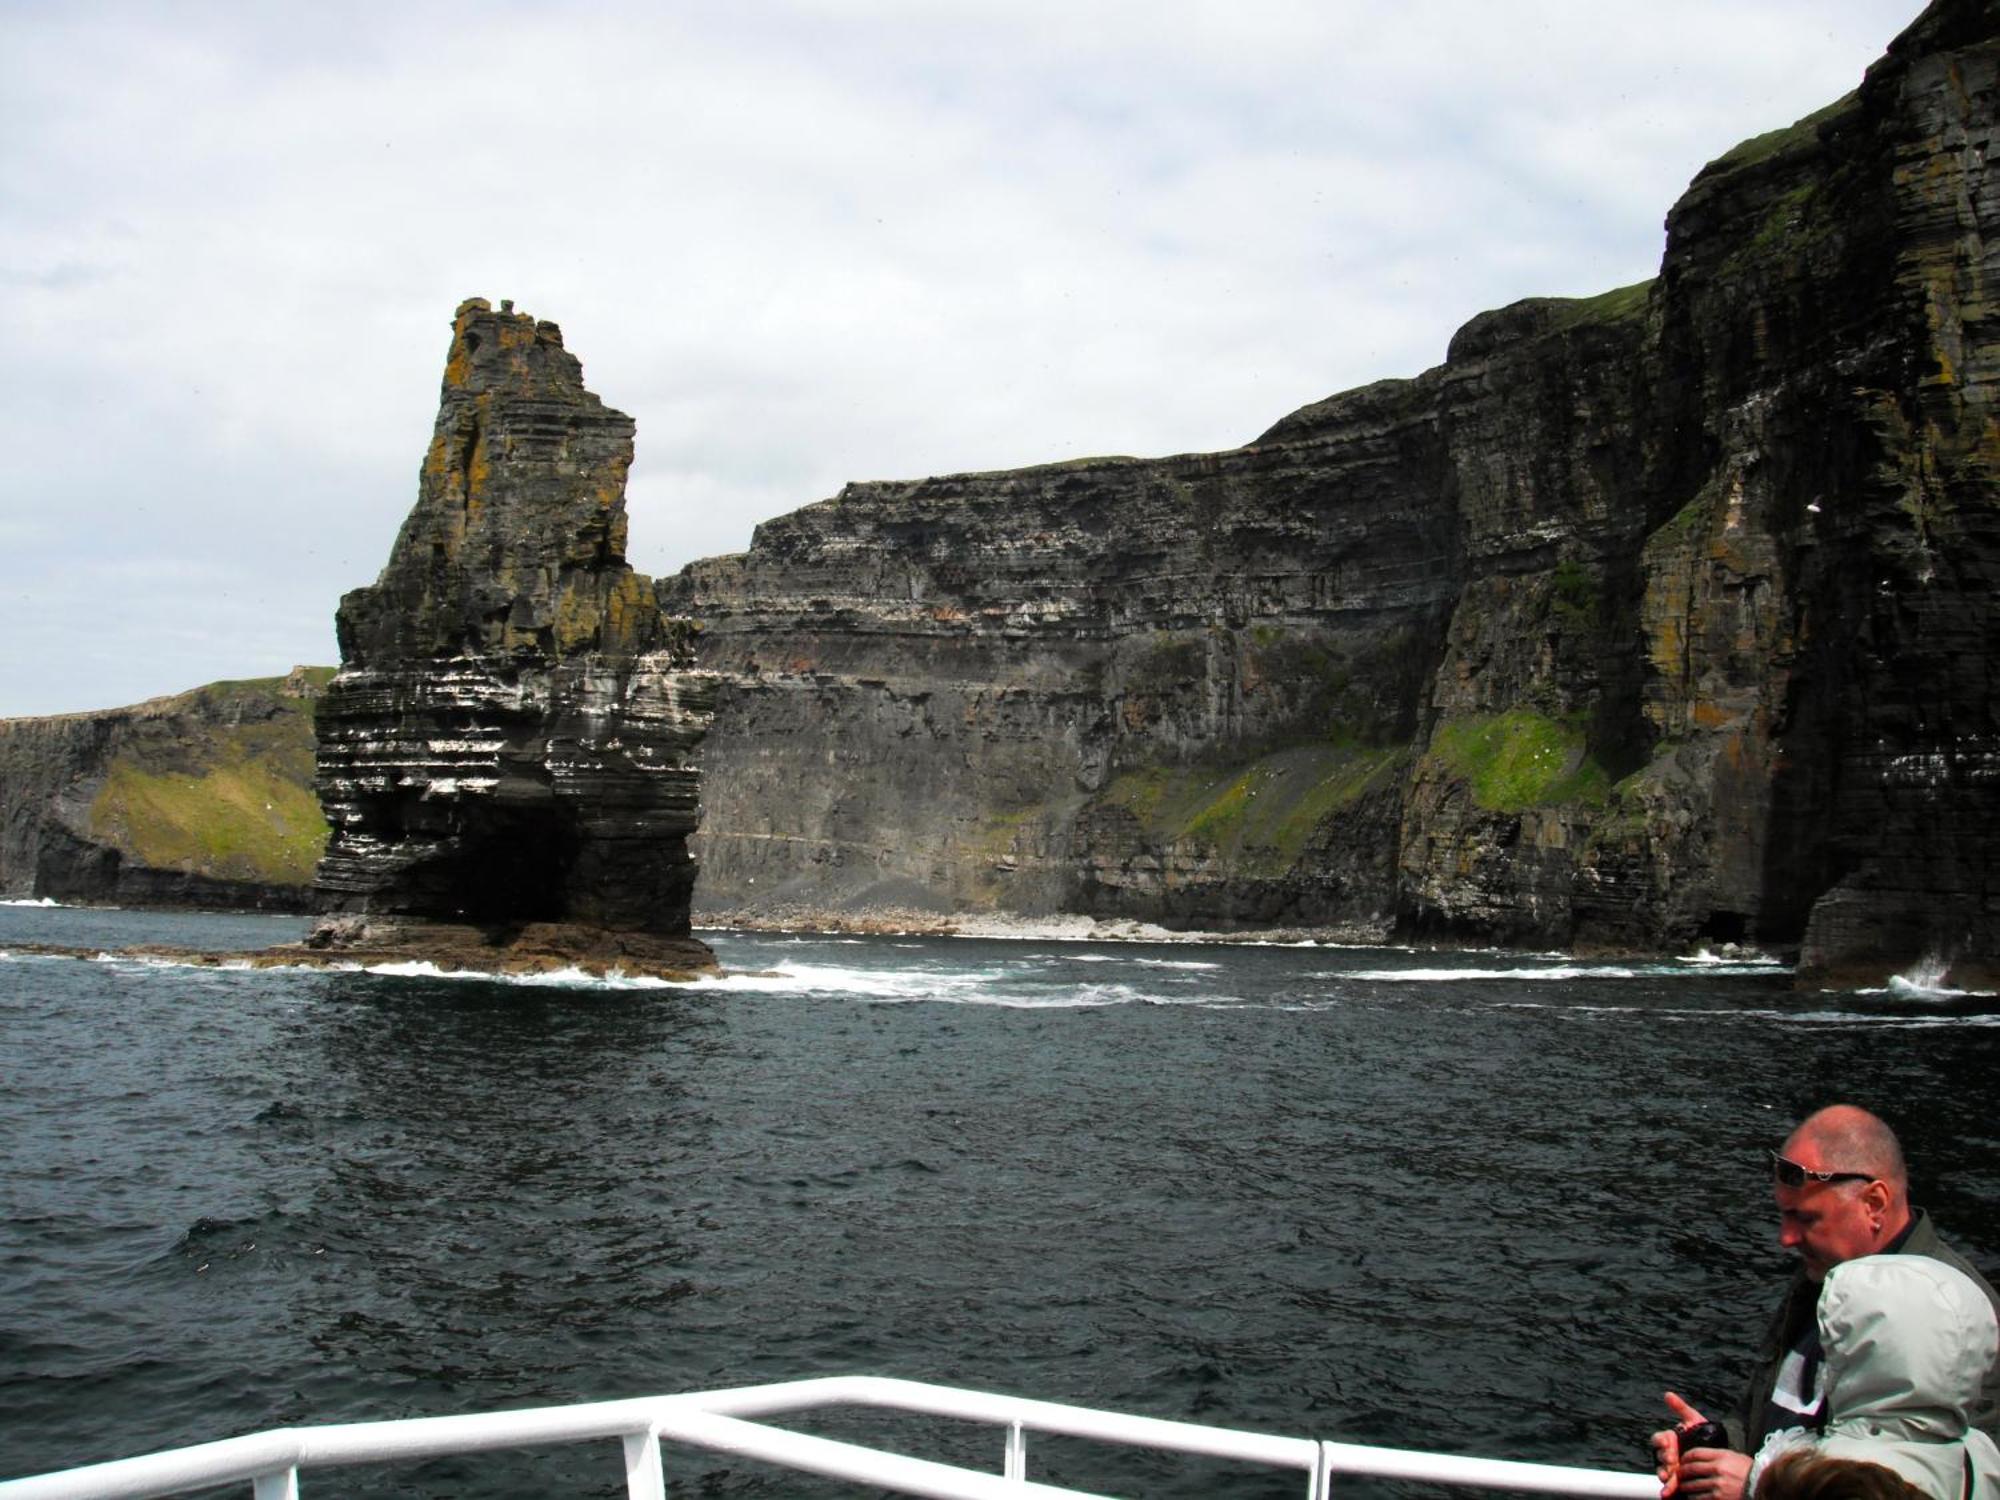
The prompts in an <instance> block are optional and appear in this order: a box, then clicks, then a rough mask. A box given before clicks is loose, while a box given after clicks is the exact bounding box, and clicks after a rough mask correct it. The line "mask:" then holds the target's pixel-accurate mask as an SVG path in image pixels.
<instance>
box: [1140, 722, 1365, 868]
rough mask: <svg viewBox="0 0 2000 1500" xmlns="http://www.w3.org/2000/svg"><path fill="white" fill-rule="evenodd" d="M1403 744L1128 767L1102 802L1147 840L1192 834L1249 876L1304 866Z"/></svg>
mask: <svg viewBox="0 0 2000 1500" xmlns="http://www.w3.org/2000/svg"><path fill="white" fill-rule="evenodd" d="M1401 763H1402V753H1401V752H1400V751H1397V750H1376V749H1367V748H1362V747H1358V746H1354V745H1332V744H1328V745H1301V746H1294V747H1292V748H1290V749H1285V750H1279V751H1275V752H1273V753H1271V754H1269V755H1264V756H1261V757H1259V758H1258V759H1256V760H1254V761H1251V762H1249V763H1248V764H1246V765H1236V766H1229V767H1214V766H1206V767H1202V766H1189V767H1174V768H1167V767H1149V768H1147V769H1144V770H1137V771H1127V772H1125V773H1124V774H1123V775H1121V776H1118V777H1117V778H1115V779H1114V780H1113V781H1112V783H1111V784H1110V785H1109V786H1108V787H1106V788H1105V790H1104V793H1103V801H1104V802H1106V803H1108V804H1110V805H1111V806H1114V807H1122V808H1124V809H1125V810H1126V811H1127V812H1129V813H1131V814H1132V815H1133V816H1134V817H1135V818H1137V819H1138V821H1139V824H1140V827H1141V828H1142V829H1143V831H1144V833H1145V836H1146V838H1147V840H1148V841H1149V842H1151V843H1155V844H1159V845H1163V846H1164V845H1167V844H1172V843H1176V842H1179V841H1181V840H1184V839H1185V840H1191V841H1193V842H1195V843H1199V844H1205V845H1208V846H1209V847H1211V848H1213V849H1214V850H1215V851H1216V853H1217V854H1219V855H1221V856H1223V857H1225V858H1227V859H1230V860H1231V861H1233V862H1234V863H1235V864H1237V865H1238V867H1239V868H1241V869H1242V870H1243V871H1244V872H1245V873H1246V874H1251V875H1281V874H1283V873H1284V872H1285V871H1287V870H1290V869H1291V868H1292V867H1293V866H1295V865H1296V864H1298V862H1299V860H1300V859H1301V858H1302V857H1303V856H1304V854H1305V851H1306V847H1307V845H1308V844H1309V843H1310V842H1311V840H1312V835H1313V832H1314V830H1315V829H1317V828H1318V827H1319V825H1320V824H1321V823H1322V822H1324V821H1325V819H1326V818H1327V817H1328V816H1330V815H1331V814H1333V813H1335V812H1338V811H1339V810H1340V809H1341V808H1343V807H1347V806H1349V805H1350V804H1352V803H1354V802H1355V801H1357V800H1358V799H1359V798H1360V797H1361V795H1362V794H1363V793H1364V792H1366V791H1368V790H1370V789H1371V788H1373V787H1376V786H1379V785H1381V784H1382V782H1383V780H1384V779H1385V778H1388V777H1391V776H1393V775H1394V774H1396V771H1397V768H1398V767H1399V766H1400V765H1401Z"/></svg>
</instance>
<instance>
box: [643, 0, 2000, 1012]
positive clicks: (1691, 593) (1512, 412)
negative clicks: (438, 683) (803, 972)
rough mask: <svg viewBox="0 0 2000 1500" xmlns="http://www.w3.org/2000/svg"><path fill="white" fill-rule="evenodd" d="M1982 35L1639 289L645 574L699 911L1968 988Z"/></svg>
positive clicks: (1776, 176) (1983, 302) (1993, 536)
mask: <svg viewBox="0 0 2000 1500" xmlns="http://www.w3.org/2000/svg"><path fill="white" fill-rule="evenodd" d="M1996 25H2000V21H1996V17H1995V13H1994V12H1993V11H1992V10H1991V8H1990V7H1987V6H1983V5H1979V4H1975V3H1971V0H1940V3H1938V4H1935V5H1933V6H1932V7H1931V8H1930V9H1929V10H1927V11H1926V12H1925V14H1924V15H1923V16H1922V17H1920V18H1919V19H1918V21H1917V22H1916V23H1914V24H1913V25H1912V26H1911V27H1910V28H1909V30H1908V31H1907V32H1906V33H1905V34H1904V35H1903V36H1901V37H1900V38H1898V39H1897V40H1896V42H1895V43H1894V44H1893V45H1892V46H1891V48H1890V50H1889V53H1888V55H1887V56H1886V57H1884V58H1883V59H1882V60H1881V61H1880V62H1879V63H1878V64H1876V65H1875V66H1874V67H1873V68H1871V69H1870V70H1869V72H1868V74H1867V76H1866V79H1865V80H1864V82H1863V84H1862V86H1861V87H1860V88H1859V89H1858V90H1857V91H1856V93H1854V94H1853V95H1851V96H1850V97H1848V98H1846V99H1843V100H1841V101H1839V102H1837V103H1836V104H1834V105H1832V106H1830V107H1829V108H1827V109H1826V110H1823V111H1821V112H1820V113H1819V114H1818V115H1816V116H1813V117H1811V118H1809V119H1807V120H1804V121H1801V122H1799V123H1798V124H1797V125H1795V126H1793V127H1791V128H1789V129H1786V130H1782V131H1778V132H1774V133H1773V134H1772V135H1769V136H1765V137H1760V138H1758V139H1756V140H1753V141H1750V142H1746V143H1745V144H1744V145H1742V146H1740V147H1738V148H1737V149H1736V150H1734V151H1732V152H1730V153H1729V154H1728V155H1726V156H1724V157H1723V158H1721V159H1720V160H1718V161H1716V162H1714V163H1713V164H1711V165H1710V166H1709V167H1708V168H1707V169H1705V170H1704V171H1703V172H1702V173H1701V174H1700V176H1699V177H1698V178H1697V179H1696V180H1695V182H1694V183H1693V184H1692V185H1691V186H1690V187H1689V189H1688V191H1687V192H1686V194H1685V195H1684V196H1683V197H1682V199H1681V200H1680V202H1679V203H1677V204H1676V205H1675V206H1674V207H1673V210H1672V212H1671V213H1670V215H1669V217H1668V221H1667V228H1668V236H1667V248H1666V253H1665V257H1664V260H1663V263H1662V265H1661V269H1660V274H1659V276H1658V277H1657V278H1656V279H1655V280H1653V281H1651V282H1650V283H1647V284H1644V285H1640V286H1636V287H1628V288H1624V289H1621V290H1619V291H1615V292H1611V293H1607V294H1605V295H1603V296H1599V297H1594V298H1588V299H1582V300H1560V299H1549V300H1536V301H1530V302H1524V303H1520V304H1517V305H1515V306H1512V307H1509V308H1505V309H1501V310H1499V311H1497V312H1492V313H1486V314H1483V315H1481V316H1480V317H1477V318H1475V319H1473V320H1472V322H1470V323H1469V324H1467V325H1466V326H1465V327H1464V328H1463V329H1462V330H1460V332H1459V333H1458V335H1457V336H1456V337H1455V338H1454V339H1453V341H1452V343H1451V347H1450V349H1449V352H1448V355H1447V358H1446V360H1445V363H1444V364H1442V365H1441V366H1439V367H1438V368H1436V369H1433V370H1431V371H1429V372H1427V373H1426V374H1424V375H1422V376H1420V377H1418V378H1416V379H1414V380H1410V381H1400V382H1385V383H1382V384H1379V385H1374V386H1369V387H1366V388H1363V389H1361V390H1358V391H1353V392H1349V393H1346V394H1344V395H1340V396H1335V397H1332V398H1330V399H1328V400H1325V401H1322V402H1319V403H1316V404H1314V405H1312V406H1308V407H1306V408H1304V409H1303V410H1301V411H1298V412H1295V413H1293V414H1292V415H1291V416H1289V417H1286V418H1285V419H1283V420H1282V421H1280V422H1278V423H1277V424H1276V425H1275V426H1274V427H1272V428H1271V429H1270V430H1269V431H1268V432H1266V433H1265V434H1263V435H1262V436H1261V437H1260V438H1258V439H1257V440H1256V441H1255V442H1252V443H1250V444H1248V445H1247V446H1245V447H1243V448H1240V449H1235V450H1232V451H1229V452H1225V453H1216V454H1201V455H1185V456H1180V457H1173V458H1166V459H1156V460H1139V459H1127V458H1107V459H1101V460H1092V461H1084V462H1076V463H1065V464H1059V465H1051V466H1047V467H1042V468H1033V469H1026V470H1020V471H1014V472H1007V473H990V474H963V475H952V476H946V477H941V478H932V479H924V480H919V481H914V482H908V483H869V484H855V485H850V486H849V487H847V488H846V489H845V490H843V491H842V492H841V493H840V494H839V495H838V496H836V497H835V498H833V499H831V500H828V501H825V502H822V503H820V504H818V505H813V506H809V507H807V508H805V509H803V510H800V511H798V512H795V513H793V514H791V515H788V516H785V517H782V518H779V519H777V520H774V521H770V522H767V523H766V524H765V525H763V526H761V527H760V528H758V530H757V533H756V535H755V538H754V540H753V542H752V544H751V547H750V549H749V551H748V552H747V553H745V554H742V555H740V556H733V557H726V558H718V559H713V560H709V561H705V562H701V563H697V564H694V565H692V566H690V567H688V568H687V569H685V570H684V571H683V572H682V573H681V574H680V575H679V576H678V577H677V578H675V579H671V580H666V581H664V582H663V584H662V587H661V593H662V598H663V600H664V601H665V602H666V604H667V606H668V607H670V608H672V609H673V610H675V611H678V612H683V613H687V614H691V615H694V616H697V617H699V618H700V619H701V620H702V622H703V624H704V633H703V636H702V644H701V648H700V649H701V660H702V663H703V665H704V666H706V667H709V668H710V669H712V670H715V671H717V672H718V673H720V674H721V675H722V677H723V687H722V689H721V693H720V698H719V703H718V714H717V721H716V727H715V730H714V732H713V734H712V736H711V738H710V740H709V743H708V746H707V749H706V757H707V760H706V764H707V782H706V786H707V792H706V796H707V806H708V815H707V819H706V824H705V829H704V832H703V834H702V837H701V849H702V858H703V865H704V868H703V877H702V887H701V890H700V892H699V896H698V901H699V907H698V911H699V910H705V911H707V912H709V913H713V914H731V915H747V916H750V917H753V918H763V919H767V920H769V919H778V920H782V919H785V918H786V916H787V914H795V915H796V916H797V917H798V918H800V919H804V920H810V919H812V918H814V917H815V916H817V915H824V914H828V913H837V914H855V915H859V914H865V913H868V912H870V911H878V910H883V909H895V910H900V911H905V912H910V911H914V912H923V911H931V912H954V911H967V910H1000V911H1005V912H1011V913H1017V914H1021V915H1029V916H1032V915H1036V914H1047V913H1055V912H1062V911H1070V912H1085V913H1090V914H1097V915H1105V916H1121V917H1133V918H1141V919H1146V920H1152V921H1159V922H1163V923H1167V924H1172V925H1198V926H1203V927H1210V928H1213V927H1219V926H1267V925H1283V926H1315V927H1327V926H1332V927H1337V928H1344V929H1346V930H1349V931H1354V932H1374V933H1382V934H1386V933H1390V932H1396V933H1402V934H1408V935H1419V936H1433V937H1439V938H1447V939H1459V940H1478V941H1499V942H1508V943H1534V944H1562V945H1584V946H1602V947H1618V948H1635V949H1661V948H1668V949H1678V948H1682V947H1686V946H1689V945H1694V944H1699V943H1703V942H1714V941H1738V940H1743V941H1754V942H1758V943H1762V944H1766V945H1772V946H1778V947H1789V948H1797V949H1798V950H1799V951H1800V953H1801V955H1802V958H1803V962H1804V966H1805V968H1806V971H1807V973H1808V974H1809V975H1822V974H1824V975H1838V974H1850V973H1852V974H1860V973H1872V972H1880V971H1881V970H1883V969H1885V968H1890V969H1893V968H1895V967H1898V966H1901V965H1904V964H1907V963H1909V962H1912V961H1915V960H1918V959H1920V958H1922V957H1924V956H1926V955H1934V956H1938V957H1942V958H1944V959H1947V960H1955V961H1957V962H1958V963H1959V965H1960V967H1961V970H1962V971H1963V972H1966V973H1971V972H1973V971H1975V970H1977V969H1979V968H1980V967H1981V966H1983V965H1985V964H1987V962H1988V961H1989V960H1990V959H1991V957H1992V956H1993V955H1994V954H1995V952H1996V941H1995V940H1996V936H2000V933H1996V912H1995V905H1994V901H1993V898H1992V897H1991V895H1990V892H1991V891H1992V890H1993V889H1994V888H1995V880H1994V873H1995V872H1994V851H1995V847H1996V834H2000V827H1996V811H1995V809H1996V806H2000V799H1996V798H1995V796H1994V785H1995V779H1996V776H2000V726H1996V723H1995V707H1994V699H1993V695H1992V691H1991V687H1990V682H1989V675H1990V663H1991V662H1992V661H1993V660H1994V659H1995V652H1994V647H1995V645H1996V640H1995V635H1996V627H1995V614H1994V604H1993V599H1994V586H1995V583H1996V581H2000V577H1996V575H2000V528H1996V516H2000V504H1996V501H2000V485H1997V484H1996V480H1997V479H2000V476H1996V464H2000V428H1997V427H1996V424H1995V414H1994V396H1995V385H1994V375H1995V362H1996V348H1995V342H1994V337H1993V331H1994V325H1993V300H1992V295H1993V287H1994V272H1995V269H1996V256H2000V249H1996V246H2000V238H1996V231H2000V220H1996V209H2000V201H1997V200H1996V190H1995V188H1994V187H1993V184H1992V180H1991V178H1990V176H1989V174H1988V173H1987V171H1986V167H1985V163H1986V157H1987V154H1988V152H1989V150H1990V148H1991V147H1992V145H1993V137H1994V131H1995V126H1994V109H1995V97H1996V90H1995V71H1996V58H1997V57H2000V47H1996V38H1995V31H1996Z"/></svg>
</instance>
